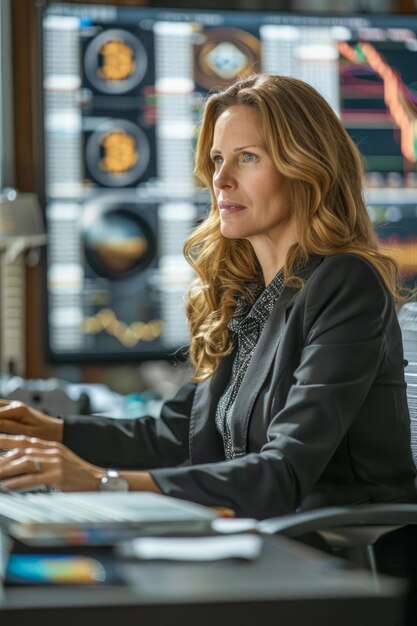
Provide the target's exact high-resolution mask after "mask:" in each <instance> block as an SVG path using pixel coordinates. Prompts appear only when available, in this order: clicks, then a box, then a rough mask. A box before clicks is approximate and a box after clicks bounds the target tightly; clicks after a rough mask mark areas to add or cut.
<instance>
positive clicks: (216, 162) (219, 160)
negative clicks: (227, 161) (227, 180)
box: [211, 154, 223, 166]
mask: <svg viewBox="0 0 417 626" xmlns="http://www.w3.org/2000/svg"><path fill="white" fill-rule="evenodd" d="M211 161H212V163H214V165H216V166H217V165H221V164H222V163H223V158H222V157H221V156H220V154H216V155H214V156H212V157H211Z"/></svg>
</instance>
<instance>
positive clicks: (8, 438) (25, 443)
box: [0, 435, 60, 450]
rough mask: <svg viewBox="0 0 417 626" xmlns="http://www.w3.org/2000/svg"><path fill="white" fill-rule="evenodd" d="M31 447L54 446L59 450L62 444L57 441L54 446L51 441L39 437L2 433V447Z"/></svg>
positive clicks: (0, 441) (0, 440) (0, 436)
mask: <svg viewBox="0 0 417 626" xmlns="http://www.w3.org/2000/svg"><path fill="white" fill-rule="evenodd" d="M29 447H35V448H42V449H43V450H45V449H48V448H51V447H53V448H55V450H59V449H60V444H59V443H58V442H56V443H54V444H53V446H52V444H51V442H50V441H45V440H44V439H38V438H37V437H26V436H25V435H0V448H19V449H23V448H29Z"/></svg>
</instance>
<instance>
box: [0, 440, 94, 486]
mask: <svg viewBox="0 0 417 626" xmlns="http://www.w3.org/2000/svg"><path fill="white" fill-rule="evenodd" d="M0 448H9V452H7V453H6V455H5V456H3V457H0V483H1V484H2V486H3V487H6V488H7V489H12V490H13V489H30V488H32V487H34V486H35V485H48V486H50V487H55V488H56V489H60V490H61V491H97V490H98V488H99V481H100V478H101V476H103V475H104V470H103V469H101V468H100V467H96V466H95V465H91V464H90V463H87V462H86V461H84V460H83V459H81V458H80V457H79V456H77V455H76V454H74V453H73V452H71V450H69V449H68V448H66V447H65V446H64V445H63V444H62V443H59V442H57V443H51V442H49V441H43V440H42V439H36V438H34V437H25V436H23V435H19V436H8V435H0Z"/></svg>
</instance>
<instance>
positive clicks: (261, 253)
mask: <svg viewBox="0 0 417 626" xmlns="http://www.w3.org/2000/svg"><path fill="white" fill-rule="evenodd" d="M250 243H251V245H252V247H253V249H254V251H255V254H256V256H257V259H258V261H259V264H260V266H261V268H262V274H263V277H264V281H265V286H267V285H269V283H270V282H271V280H272V279H273V278H274V276H276V275H277V273H278V272H279V270H280V269H281V268H282V267H283V266H284V264H285V261H286V260H287V255H288V251H289V249H290V248H291V246H292V245H294V244H295V243H297V238H296V237H295V236H288V237H285V238H283V239H282V240H281V241H279V242H277V241H276V240H274V241H271V240H267V241H265V240H263V241H260V240H250Z"/></svg>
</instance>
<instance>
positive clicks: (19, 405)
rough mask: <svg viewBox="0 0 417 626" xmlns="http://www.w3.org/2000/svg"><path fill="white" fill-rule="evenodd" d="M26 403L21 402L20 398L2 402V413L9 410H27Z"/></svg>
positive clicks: (0, 405)
mask: <svg viewBox="0 0 417 626" xmlns="http://www.w3.org/2000/svg"><path fill="white" fill-rule="evenodd" d="M27 408H28V407H27V406H26V404H24V403H23V402H20V400H9V401H8V402H3V403H2V404H0V413H7V412H8V411H17V412H19V413H21V412H22V411H26V410H27Z"/></svg>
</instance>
